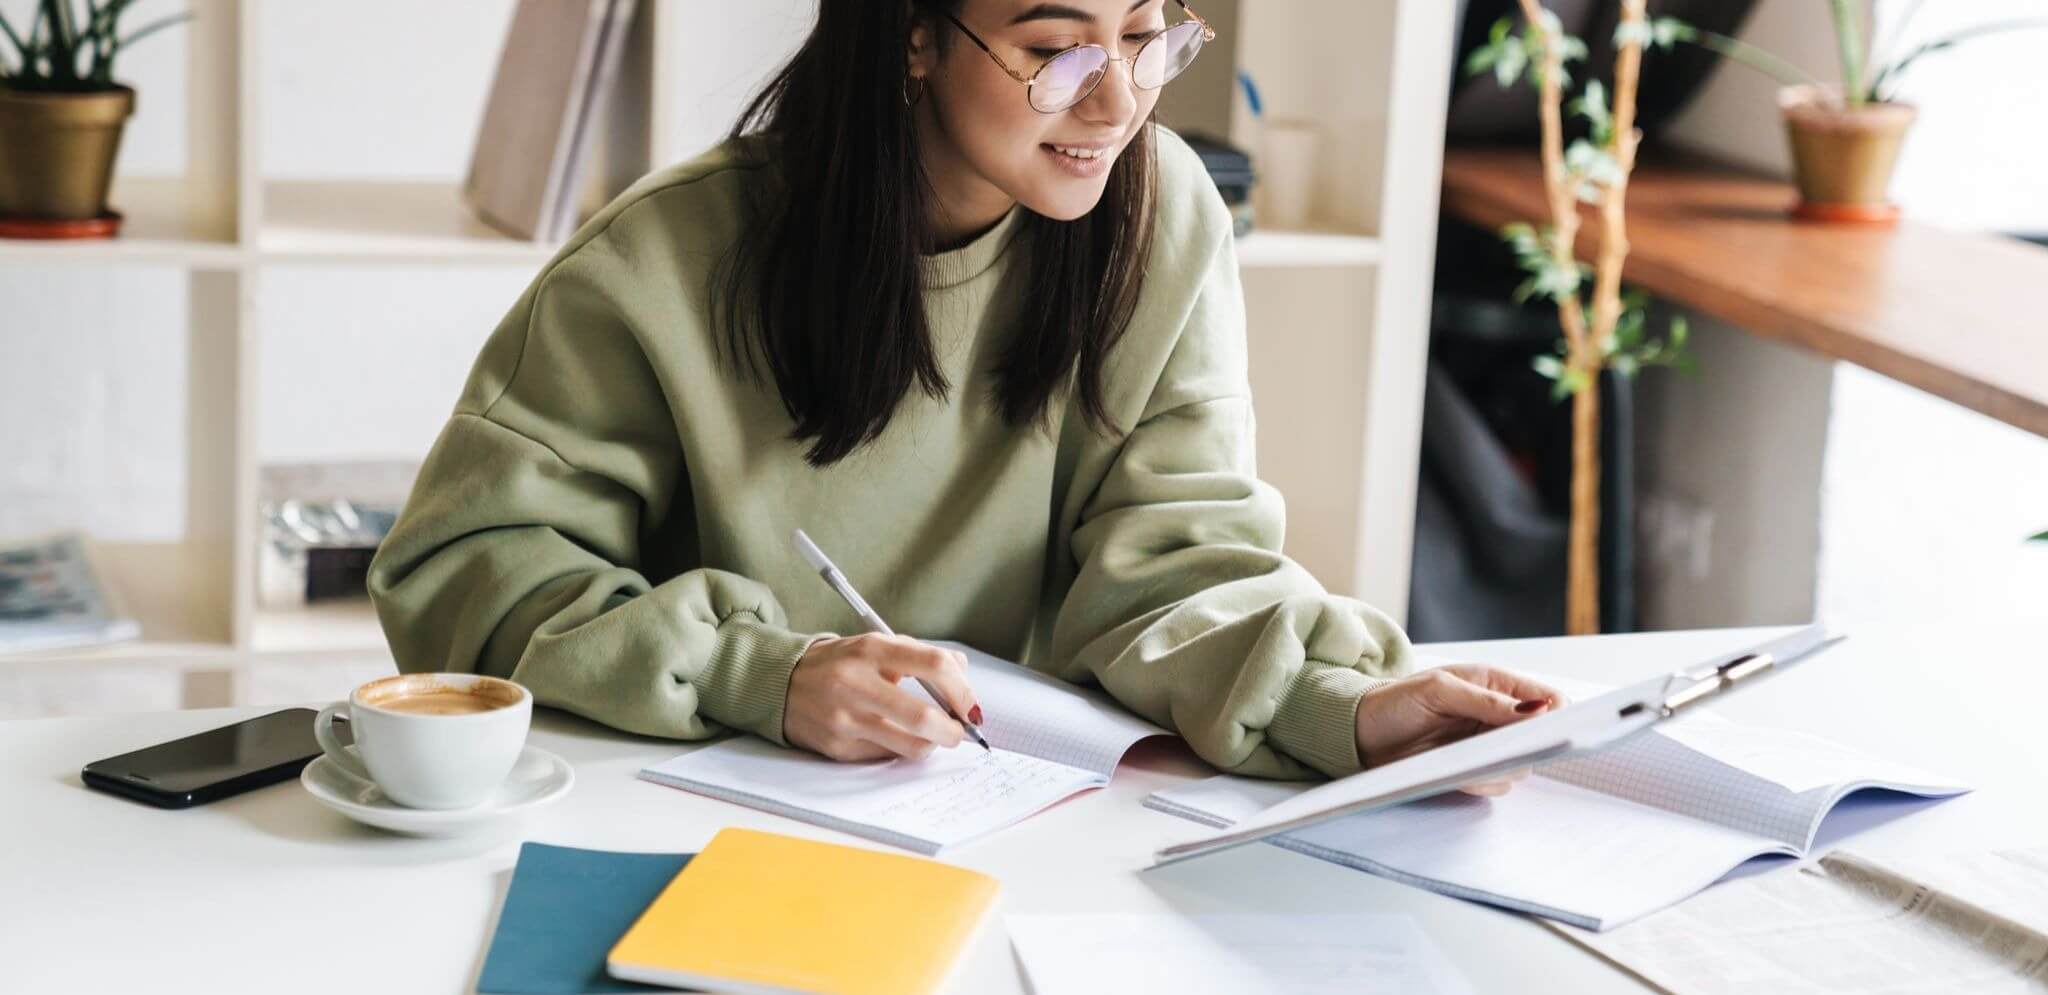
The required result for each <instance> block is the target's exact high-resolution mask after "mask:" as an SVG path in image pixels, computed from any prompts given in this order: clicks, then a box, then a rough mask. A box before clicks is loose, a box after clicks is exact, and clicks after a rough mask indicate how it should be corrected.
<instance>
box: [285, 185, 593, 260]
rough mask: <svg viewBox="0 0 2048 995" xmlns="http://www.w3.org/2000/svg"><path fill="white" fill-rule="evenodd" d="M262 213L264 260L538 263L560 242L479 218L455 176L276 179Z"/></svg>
mask: <svg viewBox="0 0 2048 995" xmlns="http://www.w3.org/2000/svg"><path fill="white" fill-rule="evenodd" d="M263 214H264V218H263V224H262V229H261V233H260V234H259V235H258V237H257V246H256V247H257V250H258V251H259V252H260V253H261V255H262V257H263V258H264V259H265V260H266V261H279V262H345V263H378V262H412V263H452V264H489V263H516V264H521V265H538V264H540V263H542V262H546V261H547V259H548V258H549V257H550V256H552V255H554V253H555V250H556V249H557V248H558V247H557V246H555V245H552V244H544V243H537V242H525V241H520V240H518V239H514V238H510V237H507V236H506V235H504V234H502V233H500V232H499V231H498V230H497V229H494V228H492V227H490V226H489V225H486V224H484V223H483V222H482V221H479V220H477V218H476V217H475V215H473V214H472V213H470V210H469V208H468V207H467V206H465V205H464V204H463V203H462V197H461V191H460V187H459V186H458V185H457V184H455V183H449V182H432V181H427V182H398V181H359V180H331V181H276V180H273V181H270V182H267V183H265V184H264V185H263Z"/></svg>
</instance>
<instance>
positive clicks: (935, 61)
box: [911, 0, 1168, 231]
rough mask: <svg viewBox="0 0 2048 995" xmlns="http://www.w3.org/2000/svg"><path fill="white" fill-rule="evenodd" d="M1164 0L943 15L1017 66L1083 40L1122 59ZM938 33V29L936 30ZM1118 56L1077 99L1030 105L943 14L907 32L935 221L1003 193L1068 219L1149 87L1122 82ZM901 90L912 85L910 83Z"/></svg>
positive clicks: (970, 212)
mask: <svg viewBox="0 0 2048 995" xmlns="http://www.w3.org/2000/svg"><path fill="white" fill-rule="evenodd" d="M1167 2H1168V0H1137V2H1136V3H1135V4H1134V3H1132V0H1051V2H1046V0H964V2H963V3H961V4H960V7H959V10H958V12H957V13H956V15H955V16H957V17H958V18H959V19H960V22H961V23H962V24H965V25H966V26H967V27H968V29H970V30H972V31H973V32H974V33H975V34H976V35H978V36H980V38H981V40H982V41H983V42H985V43H987V45H988V47H989V48H990V49H993V50H994V51H995V54H996V55H997V56H1000V57H1001V58H1002V60H1003V62H1004V63H1006V64H1007V65H1009V67H1010V68H1011V69H1014V70H1016V72H1017V73H1018V75H1021V76H1023V77H1025V78H1026V79H1029V78H1031V76H1032V74H1034V73H1036V72H1037V71H1038V69H1039V67H1040V66H1042V65H1044V64H1045V62H1046V60H1047V59H1050V58H1052V57H1053V56H1054V55H1056V54H1058V53H1059V52H1061V51H1063V50H1065V49H1068V48H1072V47H1074V46H1076V45H1086V44H1094V45H1100V46H1102V47H1103V48H1105V49H1107V50H1109V52H1110V53H1111V54H1112V55H1115V56H1118V57H1121V58H1125V59H1128V58H1129V57H1131V56H1133V55H1135V54H1137V51H1138V46H1139V45H1141V44H1143V43H1144V42H1145V40H1146V39H1148V38H1150V37H1151V36H1152V35H1153V34H1154V33H1156V32H1158V31H1159V30H1160V29H1161V28H1163V27H1165V26H1166V21H1165V17H1166V14H1165V10H1164V7H1165V5H1166V3H1167ZM942 36H943V37H942ZM1129 67H1130V63H1128V62H1118V63H1111V64H1110V65H1109V67H1108V69H1107V71H1106V72H1105V73H1104V74H1103V77H1102V81H1101V82H1100V83H1099V84H1097V85H1096V87H1095V90H1094V92H1093V93H1090V94H1089V95H1088V96H1087V98H1086V99H1084V100H1082V101H1081V102H1080V103H1078V104H1075V105H1074V106H1072V107H1069V108H1067V109H1066V110H1063V111H1059V112H1057V113H1052V114H1044V113H1040V112H1039V111H1038V110H1036V109H1034V108H1033V107H1032V106H1031V100H1030V88H1029V87H1026V86H1025V85H1024V84H1022V83H1019V82H1017V80H1015V79H1013V78H1012V77H1011V76H1010V75H1009V74H1007V73H1005V72H1003V70H1002V69H1001V68H1000V67H999V66H997V65H996V63H995V60H994V59H991V58H989V56H988V54H987V53H985V52H983V51H982V50H981V49H980V48H979V47H977V46H976V45H975V44H974V42H973V40H972V39H969V38H968V37H967V36H966V35H964V34H962V33H961V31H960V29H959V28H958V27H955V26H954V25H953V24H952V23H951V22H950V21H945V20H944V19H940V20H939V21H938V22H937V23H934V24H931V25H929V26H925V27H920V28H919V29H918V32H917V33H916V34H915V35H913V37H912V44H911V73H912V75H913V76H921V77H923V78H924V80H925V84H924V89H925V93H924V96H923V98H922V99H920V100H919V102H918V114H919V120H918V125H919V130H920V140H921V143H922V147H923V149H924V159H925V167H926V170H927V172H928V173H929V174H930V176H931V180H932V184H933V186H934V187H935V188H936V189H937V191H938V194H939V200H940V203H941V206H942V208H943V209H944V210H945V211H946V217H944V218H942V219H940V224H939V227H940V228H941V229H942V230H947V229H952V230H955V231H957V230H959V229H963V228H964V229H966V230H972V229H973V228H975V227H976V226H979V225H984V224H987V223H989V222H992V221H994V220H995V219H996V218H998V217H1000V216H1001V215H1002V213H1003V212H1005V211H1007V210H1009V207H1010V204H1011V203H1013V202H1014V203H1021V204H1023V205H1024V206H1025V207H1027V208H1029V209H1031V210H1032V211H1035V212H1037V213H1039V214H1043V215H1045V216H1046V217H1049V218H1056V219H1059V220H1062V221H1070V220H1072V219H1074V218H1078V217H1080V216H1082V215H1084V214H1086V213H1088V212H1089V211H1090V210H1092V209H1094V207H1095V204H1096V202H1097V201H1099V200H1101V199H1102V191H1103V188H1104V187H1105V186H1106V185H1107V184H1108V182H1109V170H1110V167H1111V166H1112V165H1114V164H1115V163H1116V159H1117V157H1118V156H1119V155H1122V154H1123V151H1124V148H1125V146H1127V145H1129V144H1130V141H1131V139H1132V138H1134V137H1136V136H1137V134H1138V128H1139V127H1140V126H1141V125H1143V124H1144V122H1145V121H1146V119H1147V118H1149V117H1150V116H1151V114H1152V105H1153V104H1154V103H1156V102H1157V101H1158V99H1159V91H1158V90H1141V89H1139V88H1137V87H1136V86H1133V85H1132V84H1131V73H1130V68H1129ZM911 95H912V96H915V95H916V92H915V90H914V89H913V91H912V94H911Z"/></svg>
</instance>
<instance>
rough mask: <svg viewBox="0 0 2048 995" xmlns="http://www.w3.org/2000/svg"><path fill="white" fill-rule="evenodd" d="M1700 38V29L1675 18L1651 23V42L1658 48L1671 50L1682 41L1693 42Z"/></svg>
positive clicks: (1664, 18) (1658, 19) (1661, 19)
mask: <svg viewBox="0 0 2048 995" xmlns="http://www.w3.org/2000/svg"><path fill="white" fill-rule="evenodd" d="M1699 36H1700V29H1698V28H1695V27H1693V26H1692V25H1690V24H1687V23H1685V22H1684V21H1681V20H1679V19H1678V18H1675V17H1659V18H1655V19H1652V20H1651V21H1650V40H1651V43H1652V44H1654V45H1656V46H1657V47H1658V48H1671V47H1672V46H1674V45H1676V44H1678V43H1679V42H1682V41H1692V40H1694V39H1696V38H1698V37H1699Z"/></svg>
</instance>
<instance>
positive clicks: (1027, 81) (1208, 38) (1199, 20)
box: [946, 0, 1216, 114]
mask: <svg viewBox="0 0 2048 995" xmlns="http://www.w3.org/2000/svg"><path fill="white" fill-rule="evenodd" d="M1174 2H1175V3H1178V4H1179V5H1180V9H1181V11H1182V12H1184V13H1186V14H1187V15H1188V20H1187V21H1178V22H1175V23H1173V24H1169V25H1167V26H1166V27H1163V28H1161V29H1159V33H1158V34H1155V35H1153V36H1152V37H1150V38H1147V39H1146V40H1145V45H1150V44H1152V43H1153V42H1155V41H1158V40H1159V39H1160V38H1163V37H1165V35H1166V33H1167V32H1168V31H1172V30H1173V29H1174V28H1177V27H1180V26H1181V25H1182V24H1186V23H1188V21H1193V22H1194V23H1196V24H1199V25H1201V26H1202V44H1203V45H1207V44H1209V43H1210V42H1212V41H1215V40H1216V29H1215V28H1213V27H1211V26H1210V25H1209V22H1208V20H1206V19H1205V18H1203V17H1202V15H1200V14H1197V13H1195V9H1194V8H1193V7H1190V6H1188V0H1174ZM946 20H949V21H952V22H953V26H954V27H956V28H959V29H960V33H961V34H963V35H966V36H967V39H968V40H969V41H972V42H973V43H974V46H975V47H976V48H979V49H981V50H982V52H983V53H984V54H986V55H987V56H988V57H989V58H990V59H992V60H994V61H995V64H996V68H998V69H1001V70H1002V71H1003V72H1005V73H1008V74H1009V76H1010V78H1011V79H1014V80H1016V81H1017V82H1019V83H1022V84H1024V85H1025V86H1026V87H1027V88H1028V87H1034V86H1037V85H1038V77H1039V76H1041V75H1043V74H1044V73H1045V67H1046V66H1049V65H1052V64H1053V63H1054V62H1056V61H1058V60H1060V59H1062V58H1065V57H1066V56H1067V55H1068V54H1070V53H1073V52H1077V51H1080V50H1081V49H1084V48H1092V49H1095V50H1097V51H1099V52H1101V53H1102V54H1103V56H1104V58H1106V59H1107V60H1108V61H1107V62H1104V63H1103V66H1102V75H1101V76H1097V77H1095V83H1094V84H1093V85H1091V86H1090V87H1088V90H1087V92H1085V93H1082V94H1081V95H1079V96H1077V97H1075V98H1074V102H1073V103H1070V104H1068V105H1067V106H1065V107H1062V108H1060V109H1059V110H1054V111H1044V110H1038V105H1037V104H1036V103H1031V99H1030V95H1029V93H1027V94H1026V95H1025V102H1026V103H1031V109H1032V110H1034V111H1038V113H1040V114H1058V113H1061V112H1062V111H1068V110H1072V109H1073V108H1074V107H1076V106H1078V105H1079V104H1080V103H1081V101H1084V100H1087V99H1088V98H1089V97H1091V96H1093V95H1094V93H1095V87H1097V86H1101V85H1102V79H1103V77H1104V76H1108V75H1109V67H1110V65H1111V64H1113V63H1118V62H1136V61H1137V59H1138V56H1139V55H1143V54H1144V52H1145V45H1140V46H1138V51H1137V53H1136V54H1134V55H1132V56H1130V57H1129V58H1124V57H1121V56H1113V55H1110V52H1109V49H1106V48H1103V47H1102V46H1101V45H1097V44H1094V43H1092V42H1091V43H1088V44H1085V45H1075V46H1073V47H1071V48H1064V49H1061V50H1060V51H1059V52H1057V53H1055V54H1054V55H1053V56H1052V57H1051V58H1049V59H1046V60H1045V61H1044V62H1043V63H1040V64H1039V66H1038V70H1037V71H1036V72H1033V73H1032V74H1031V75H1029V76H1026V75H1024V74H1023V73H1020V72H1018V71H1017V70H1015V69H1012V68H1010V64H1009V63H1007V62H1004V61H1003V57H1002V56H1000V55H997V54H996V53H995V49H992V48H990V47H988V43H987V42H985V41H982V40H981V36H980V35H977V34H975V33H974V30H973V29H972V28H969V27H968V26H967V25H965V24H962V23H960V19H959V18H957V17H954V16H953V15H952V13H950V12H948V13H947V14H946ZM1195 54H1196V55H1200V54H1201V52H1200V50H1197V51H1196V53H1195ZM1188 61H1189V64H1190V65H1192V64H1193V62H1194V60H1192V59H1190V60H1188ZM1181 69H1182V71H1183V72H1185V71H1186V69H1187V67H1186V66H1183V67H1181ZM1178 78H1180V74H1179V73H1175V74H1174V77H1173V79H1178ZM1173 79H1169V80H1166V81H1165V82H1164V83H1160V84H1159V85H1158V86H1142V85H1140V84H1139V83H1138V77H1137V75H1136V70H1132V76H1131V85H1132V86H1136V87H1138V88H1139V89H1141V90H1158V89H1163V88H1164V87H1165V86H1166V84H1167V83H1171V82H1173Z"/></svg>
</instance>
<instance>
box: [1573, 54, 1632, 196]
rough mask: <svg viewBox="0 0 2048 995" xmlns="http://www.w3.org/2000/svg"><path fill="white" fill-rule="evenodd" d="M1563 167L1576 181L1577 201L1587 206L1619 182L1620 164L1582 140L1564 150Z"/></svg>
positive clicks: (1598, 148) (1596, 146)
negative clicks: (1585, 203) (1583, 202)
mask: <svg viewBox="0 0 2048 995" xmlns="http://www.w3.org/2000/svg"><path fill="white" fill-rule="evenodd" d="M1586 85H1587V87H1588V88H1591V87H1592V84H1591V83H1588V84H1586ZM1564 165H1565V169H1566V170H1567V171H1569V172H1570V173H1571V174H1572V177H1573V178H1574V179H1575V180H1577V181H1578V184H1579V186H1578V192H1579V199H1580V200H1583V201H1585V202H1587V203H1589V204H1590V203H1593V202H1596V201H1598V200H1599V199H1600V194H1601V192H1602V191H1603V190H1604V189H1605V188H1607V187H1611V186H1613V185H1615V184H1616V183H1619V182H1621V163H1620V162H1619V161H1617V160H1616V159H1615V158H1614V154H1613V153H1611V152H1609V151H1608V150H1607V149H1605V148H1603V147H1601V146H1598V145H1595V144H1593V143H1592V142H1590V141H1587V140H1586V139H1583V138H1581V139H1578V140H1577V141H1574V142H1572V144H1571V147H1570V148H1568V149H1565V152H1564Z"/></svg>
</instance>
